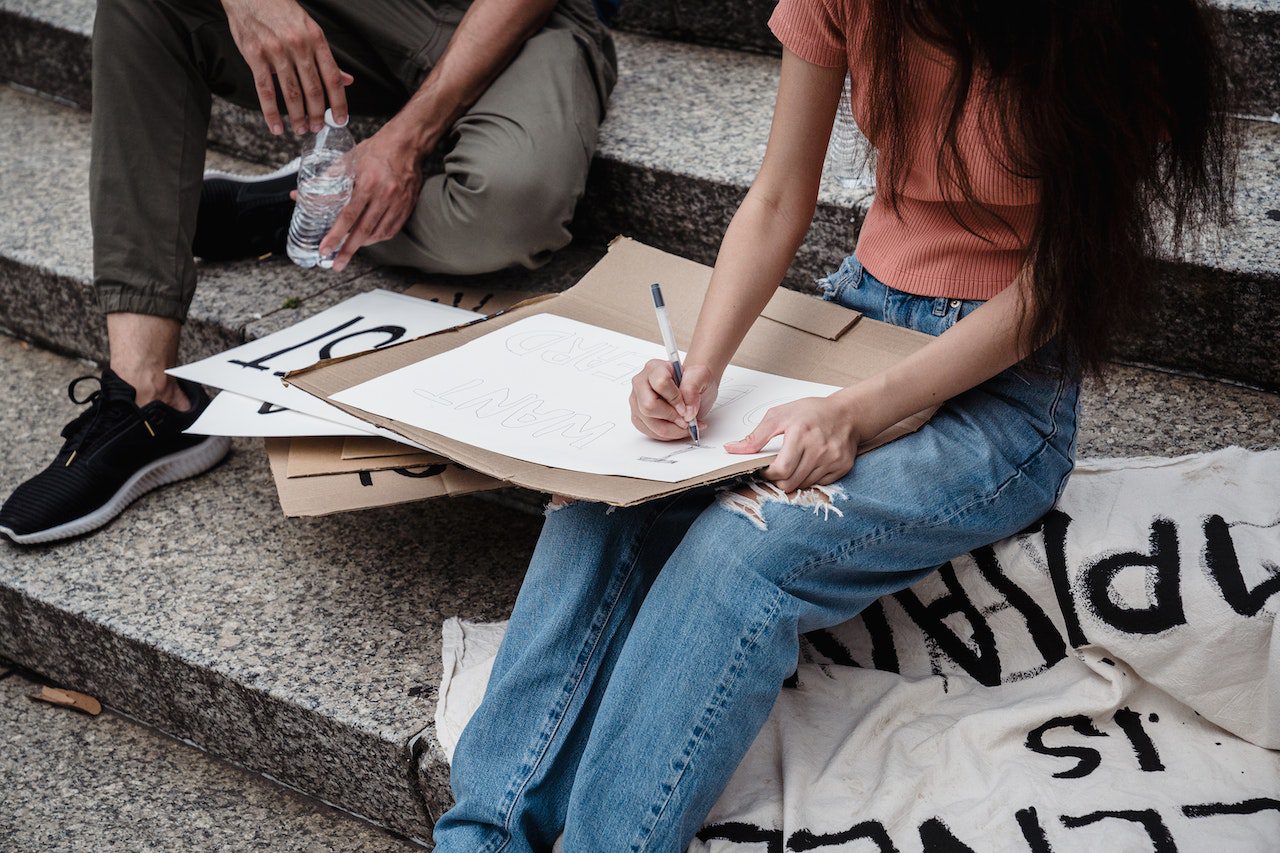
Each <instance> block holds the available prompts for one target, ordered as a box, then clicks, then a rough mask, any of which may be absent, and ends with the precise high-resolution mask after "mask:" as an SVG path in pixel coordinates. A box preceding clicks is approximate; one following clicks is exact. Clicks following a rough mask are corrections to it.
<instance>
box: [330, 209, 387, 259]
mask: <svg viewBox="0 0 1280 853" xmlns="http://www.w3.org/2000/svg"><path fill="white" fill-rule="evenodd" d="M385 211H386V208H375V207H374V206H373V205H369V206H368V207H366V208H365V209H364V213H362V214H360V221H359V222H357V223H356V227H355V228H352V229H351V233H350V234H348V235H347V239H346V242H345V243H343V244H342V248H341V249H339V250H338V255H337V257H335V258H334V259H333V269H334V272H342V271H343V270H344V269H346V268H347V264H349V263H351V256H352V255H354V254H355V253H356V251H357V250H358V249H359V248H360V247H361V246H364V245H365V244H366V243H368V242H369V235H370V234H372V233H373V231H374V229H375V228H377V227H378V220H380V219H382V214H383V213H384V212H385Z"/></svg>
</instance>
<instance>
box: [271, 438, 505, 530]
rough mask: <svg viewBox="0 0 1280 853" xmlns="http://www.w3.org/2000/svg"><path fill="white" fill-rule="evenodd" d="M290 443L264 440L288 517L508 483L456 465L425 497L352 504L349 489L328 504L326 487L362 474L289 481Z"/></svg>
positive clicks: (381, 496) (380, 496)
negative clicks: (435, 488) (324, 489)
mask: <svg viewBox="0 0 1280 853" xmlns="http://www.w3.org/2000/svg"><path fill="white" fill-rule="evenodd" d="M289 442H290V439H288V438H267V439H264V441H263V445H264V449H265V451H266V454H267V462H268V465H269V466H270V469H271V475H272V479H273V480H274V481H275V485H276V495H277V499H278V501H279V504H280V510H281V512H282V513H284V515H285V517H286V518H316V517H319V516H325V515H334V514H336V513H340V512H358V511H360V510H366V509H380V508H382V507H386V506H397V505H400V504H406V503H417V502H418V501H424V500H432V499H435V498H448V497H458V496H460V495H468V494H474V493H475V492H484V491H492V490H494V489H501V488H504V487H505V486H506V483H504V482H502V481H501V480H497V479H494V478H493V477H489V476H486V475H484V474H481V473H478V472H476V471H471V470H468V469H466V468H463V467H461V466H459V465H456V464H453V463H446V465H447V470H445V471H444V472H442V473H441V475H440V477H438V478H435V479H433V480H432V481H431V484H432V486H439V487H440V488H439V489H438V490H435V491H432V492H431V493H429V494H423V493H422V492H417V493H407V494H402V495H401V496H399V497H396V498H394V499H391V500H388V499H386V494H385V492H383V491H381V490H379V491H376V492H371V493H369V497H370V498H373V500H367V501H353V500H352V499H351V493H350V490H349V489H348V490H345V491H344V492H343V494H342V496H341V498H334V499H332V500H329V501H326V500H325V496H324V494H323V488H324V487H326V486H328V484H329V483H330V482H336V481H338V480H341V481H342V485H343V486H346V485H348V484H350V483H352V482H359V480H358V479H357V478H359V476H360V472H350V473H344V474H329V475H325V476H320V477H309V478H295V479H290V478H289V477H288V476H287V474H288V472H287V469H286V466H287V465H288V456H289ZM428 467H429V466H428ZM366 473H369V474H370V475H371V476H374V477H378V476H381V475H387V474H390V473H392V471H375V472H366ZM308 481H309V482H308Z"/></svg>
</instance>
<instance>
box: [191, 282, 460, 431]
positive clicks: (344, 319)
mask: <svg viewBox="0 0 1280 853" xmlns="http://www.w3.org/2000/svg"><path fill="white" fill-rule="evenodd" d="M481 316H483V315H481V314H477V313H476V312H474V311H465V310H463V309H461V308H454V307H453V306H451V305H441V304H440V303H439V302H429V301H427V300H425V299H417V298H415V297H412V296H405V295H403V294H400V293H393V292H391V291H389V290H371V291H369V292H368V293H361V294H360V295H358V296H353V297H351V298H350V299H347V300H345V301H343V302H339V303H338V304H337V305H335V306H333V307H332V308H328V309H326V310H324V311H321V312H320V313H319V314H316V315H315V316H314V317H310V318H308V319H306V320H303V321H302V322H301V323H296V324H294V325H292V326H290V327H289V328H287V329H281V330H280V331H278V332H275V333H274V334H270V335H267V336H266V337H265V338H259V339H258V340H256V341H250V342H249V343H247V344H243V345H241V346H238V347H236V348H234V349H230V350H227V351H226V352H224V353H219V354H218V355H215V356H210V357H209V358H206V359H203V360H202V361H197V362H193V363H192V364H187V365H183V366H182V367H175V368H173V369H172V370H170V371H169V373H170V374H171V375H173V376H179V377H182V378H184V379H190V380H192V381H194V382H200V383H203V384H205V385H212V386H213V387H215V388H221V389H223V390H226V391H234V392H236V393H237V394H241V395H243V396H245V397H250V398H252V399H254V400H263V401H266V402H268V403H275V404H276V405H278V406H284V407H285V408H287V409H293V410H294V411H297V412H302V413H303V414H308V415H314V416H316V417H318V418H322V419H324V420H327V421H333V422H334V423H336V424H340V425H342V426H346V427H349V428H351V429H357V430H360V431H361V432H370V431H371V430H372V427H371V426H370V425H369V424H367V423H364V422H363V421H361V420H359V419H358V418H353V417H351V416H350V415H348V414H347V413H346V412H344V411H342V410H341V409H339V408H338V407H337V406H331V405H329V404H328V403H326V402H324V401H323V400H320V399H319V398H317V397H313V396H311V395H310V394H308V393H307V392H305V391H301V390H299V389H297V388H292V387H289V386H287V385H285V384H284V383H282V382H281V381H280V377H282V376H284V374H285V373H287V372H288V371H290V370H297V369H299V368H303V367H307V366H308V365H311V364H314V363H315V362H317V361H320V360H321V359H325V358H336V357H338V356H343V355H351V354H353V353H357V352H361V351H364V350H368V349H379V348H381V347H385V346H388V345H390V344H393V343H398V342H400V341H407V340H410V339H412V338H416V337H421V336H422V335H426V334H429V333H431V332H438V331H440V330H441V329H448V328H450V327H452V326H457V325H460V324H462V323H466V322H469V321H471V320H474V319H476V318H478V317H481ZM375 434H377V433H375Z"/></svg>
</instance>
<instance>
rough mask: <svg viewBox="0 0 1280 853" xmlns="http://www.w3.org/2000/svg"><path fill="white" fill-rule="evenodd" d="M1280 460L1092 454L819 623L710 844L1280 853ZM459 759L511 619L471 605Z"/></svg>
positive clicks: (449, 732)
mask: <svg viewBox="0 0 1280 853" xmlns="http://www.w3.org/2000/svg"><path fill="white" fill-rule="evenodd" d="M1277 609H1280V451H1268V452H1264V453H1253V452H1249V451H1245V450H1241V449H1239V448H1229V449H1227V450H1222V451H1218V452H1215V453H1210V454H1201V455H1194V456H1184V457H1180V458H1177V459H1160V458H1154V457H1144V458H1137V459H1123V460H1093V461H1082V462H1080V463H1079V465H1078V466H1077V469H1076V472H1075V474H1074V475H1073V476H1072V478H1071V480H1070V483H1069V484H1068V487H1067V489H1066V492H1065V493H1064V495H1063V497H1062V500H1061V501H1060V503H1059V505H1058V507H1057V508H1056V509H1055V510H1053V511H1052V512H1051V513H1049V515H1047V516H1046V517H1045V518H1044V519H1043V521H1042V522H1041V524H1040V525H1038V526H1037V527H1036V528H1035V529H1034V530H1029V531H1026V532H1024V533H1023V534H1021V535H1018V536H1015V537H1012V538H1010V539H1007V540H1004V541H1002V542H999V543H997V544H995V545H994V546H992V547H990V548H982V549H979V550H978V551H975V552H974V553H972V554H969V555H966V556H964V557H961V558H959V559H956V560H954V561H953V562H952V563H950V564H948V565H947V566H945V567H944V568H943V569H942V570H941V571H939V572H937V573H935V574H934V575H933V576H931V577H930V578H928V579H926V580H925V581H923V582H921V583H920V584H918V585H916V586H915V587H912V588H911V589H909V590H906V591H904V592H902V593H900V594H898V595H894V596H890V597H888V598H885V599H882V600H880V601H879V602H877V603H876V604H875V605H873V606H872V607H871V608H870V609H868V610H867V611H865V612H864V613H863V614H862V615H861V616H859V617H858V618H857V619H854V620H851V621H850V622H847V623H845V624H843V625H840V626H837V627H835V628H832V629H829V630H824V631H816V632H813V633H811V634H808V635H806V636H805V638H804V640H803V642H802V643H801V660H800V661H799V665H798V668H797V671H796V674H795V676H793V678H792V679H791V680H789V681H788V683H787V685H786V686H785V687H784V689H783V690H782V693H781V695H780V697H779V699H778V701H777V704H776V705H775V706H774V709H773V712H772V714H771V716H770V717H769V720H768V722H767V723H766V725H765V727H764V729H763V730H762V731H761V732H760V734H759V736H758V737H757V738H756V740H755V742H754V743H753V744H752V746H751V749H750V750H749V752H748V754H747V756H746V758H745V759H744V760H743V762H742V764H741V765H740V766H739V768H738V770H737V771H736V773H735V774H734V776H733V778H732V779H731V781H730V783H729V785H728V787H727V788H726V789H725V791H724V793H723V794H722V796H721V797H720V800H719V801H718V802H717V803H716V805H715V807H714V808H713V809H712V811H711V814H710V815H708V818H707V821H706V823H705V825H704V827H703V828H702V830H701V831H700V832H699V835H698V839H697V840H696V841H694V842H693V844H692V845H691V846H690V847H689V850H690V851H698V853H703V851H717V853H719V851H735V853H736V851H742V853H754V851H761V853H764V851H768V853H782V851H791V850H833V851H834V850H839V851H857V853H862V851H878V853H888V851H894V853H938V851H948V852H949V853H964V851H974V853H982V851H991V850H1000V851H1005V850H1010V851H1028V853H1064V851H1078V850H1089V851H1094V850H1105V851H1152V850H1154V851H1156V853H1174V852H1175V851H1205V850H1210V851H1228V850H1229V851H1267V853H1274V851H1276V850H1280V752H1277V750H1280V631H1277V627H1276V612H1277ZM444 629H445V630H444V638H445V639H444V664H445V665H444V676H443V679H442V683H441V688H440V699H439V704H438V706H437V709H436V732H437V735H438V737H439V739H440V743H441V746H442V747H443V749H444V753H445V755H446V756H447V757H451V756H452V751H453V747H454V744H455V743H456V742H457V737H458V735H459V733H460V732H461V730H462V727H463V725H465V723H466V720H467V719H469V718H470V715H471V713H472V712H473V711H474V709H475V708H476V706H477V705H478V704H479V702H480V699H481V698H482V696H483V694H484V689H485V685H486V682H487V680H488V675H489V670H490V668H491V666H492V661H493V656H494V654H495V653H496V650H497V646H498V643H499V642H500V640H501V636H502V633H503V631H504V629H505V623H468V622H463V621H459V620H457V619H450V620H448V621H447V622H446V623H445V626H444Z"/></svg>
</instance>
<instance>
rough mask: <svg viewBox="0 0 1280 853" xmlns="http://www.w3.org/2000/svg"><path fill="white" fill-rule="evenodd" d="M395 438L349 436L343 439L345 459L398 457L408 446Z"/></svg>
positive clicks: (343, 455) (343, 456)
mask: <svg viewBox="0 0 1280 853" xmlns="http://www.w3.org/2000/svg"><path fill="white" fill-rule="evenodd" d="M399 439H400V436H396V437H395V438H375V437H374V436H371V435H349V436H347V437H345V438H344V439H342V458H343V459H369V458H371V457H376V456H398V455H399V454H401V453H404V452H405V451H404V449H405V447H406V445H405V444H404V442H403V441H400V440H399Z"/></svg>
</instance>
